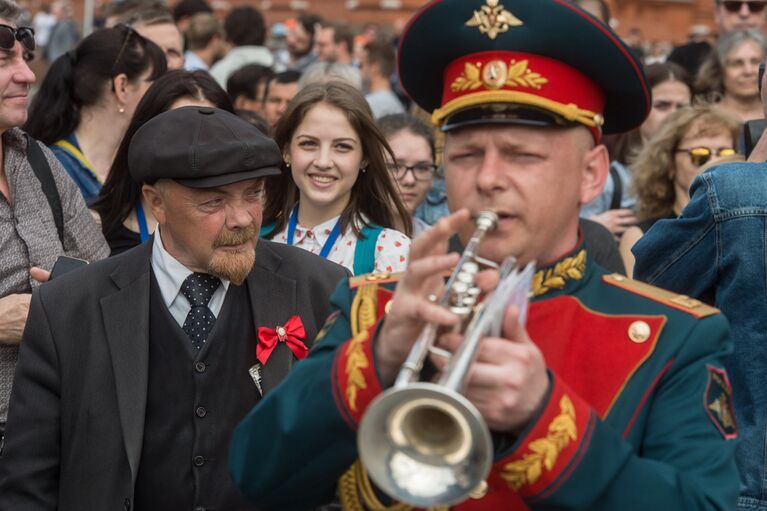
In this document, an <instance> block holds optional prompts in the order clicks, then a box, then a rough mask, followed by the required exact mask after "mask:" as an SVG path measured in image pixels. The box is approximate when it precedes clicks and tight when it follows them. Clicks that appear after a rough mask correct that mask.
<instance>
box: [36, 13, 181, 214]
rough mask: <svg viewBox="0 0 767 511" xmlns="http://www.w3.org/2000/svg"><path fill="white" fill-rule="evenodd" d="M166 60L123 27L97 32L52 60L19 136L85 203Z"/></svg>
mask: <svg viewBox="0 0 767 511" xmlns="http://www.w3.org/2000/svg"><path fill="white" fill-rule="evenodd" d="M165 70H166V63H165V55H164V54H163V51H162V49H161V48H160V47H159V46H157V45H156V44H155V43H153V42H151V41H149V40H147V39H145V38H143V37H141V36H140V35H139V34H137V33H136V32H135V31H134V30H133V29H132V28H130V27H128V26H127V25H118V26H116V27H114V28H108V29H103V30H97V31H96V32H94V33H92V34H91V35H89V36H88V37H86V38H85V39H83V40H82V42H80V44H79V45H78V46H77V48H75V49H74V50H72V51H70V52H67V53H66V54H65V55H63V56H61V57H59V58H58V59H56V61H55V62H54V63H53V65H52V66H51V68H50V69H49V70H48V74H47V75H46V76H45V79H44V80H43V83H42V84H41V85H40V90H39V91H38V92H37V94H36V95H35V98H34V100H33V101H32V105H31V107H30V112H29V120H28V121H27V124H26V125H25V126H24V130H25V131H27V133H29V134H30V135H32V136H33V137H35V138H37V139H38V140H40V141H42V142H43V143H44V144H46V145H47V146H49V147H50V148H51V150H52V151H53V153H54V154H55V155H56V157H57V158H58V159H59V161H60V162H61V164H62V165H63V166H64V168H65V169H66V171H67V172H68V173H69V175H70V176H71V177H72V179H73V180H74V181H75V183H76V184H77V186H78V187H79V188H80V191H81V192H82V194H83V196H84V197H85V200H86V202H88V203H91V202H92V201H93V200H95V199H96V197H97V196H98V194H99V190H100V189H101V185H102V184H103V183H104V181H105V180H106V178H107V174H108V173H109V169H110V167H111V166H112V161H113V160H114V157H115V153H116V152H117V148H118V146H119V145H120V141H121V140H122V138H123V135H124V134H125V130H126V129H127V128H128V124H129V123H130V120H131V116H132V115H133V112H134V110H135V109H136V105H137V104H138V102H139V100H140V99H141V97H142V96H143V95H144V92H146V90H147V89H148V88H149V85H150V84H151V83H152V82H153V81H154V80H155V79H157V78H158V77H159V76H161V75H162V74H163V73H165Z"/></svg>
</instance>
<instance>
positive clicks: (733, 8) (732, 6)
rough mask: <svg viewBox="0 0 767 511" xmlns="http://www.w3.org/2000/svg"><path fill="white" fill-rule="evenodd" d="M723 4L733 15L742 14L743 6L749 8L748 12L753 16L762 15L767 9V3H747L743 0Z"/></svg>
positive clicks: (728, 1) (726, 0)
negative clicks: (766, 8)
mask: <svg viewBox="0 0 767 511" xmlns="http://www.w3.org/2000/svg"><path fill="white" fill-rule="evenodd" d="M721 4H722V5H723V6H724V8H725V9H726V10H727V11H728V12H732V13H735V12H740V10H741V9H742V8H743V4H746V5H747V6H748V11H749V12H750V13H751V14H757V13H760V12H762V11H763V10H764V8H765V7H767V2H745V1H743V0H724V1H723V2H721Z"/></svg>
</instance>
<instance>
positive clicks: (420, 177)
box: [386, 162, 437, 181]
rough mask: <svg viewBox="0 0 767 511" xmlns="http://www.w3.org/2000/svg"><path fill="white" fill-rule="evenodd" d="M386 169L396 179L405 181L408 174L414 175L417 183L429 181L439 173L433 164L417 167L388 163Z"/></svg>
mask: <svg viewBox="0 0 767 511" xmlns="http://www.w3.org/2000/svg"><path fill="white" fill-rule="evenodd" d="M386 168H387V169H389V172H391V174H392V175H393V176H394V179H397V180H399V179H405V176H406V175H407V173H408V172H412V173H413V177H414V178H415V179H416V181H428V180H429V179H431V178H432V177H433V176H434V173H435V172H436V171H437V166H436V165H434V164H433V163H426V162H420V163H416V164H415V165H405V164H403V163H387V164H386Z"/></svg>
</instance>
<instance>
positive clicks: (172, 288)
mask: <svg viewBox="0 0 767 511" xmlns="http://www.w3.org/2000/svg"><path fill="white" fill-rule="evenodd" d="M152 270H153V271H154V276H155V278H156V279H157V285H158V286H159V287H160V293H161V294H162V300H163V301H164V302H165V306H166V307H168V310H169V311H170V314H171V316H173V319H175V320H176V323H178V326H180V327H183V326H184V321H186V316H187V314H189V311H190V310H192V305H191V304H190V303H189V300H187V299H186V296H184V295H183V294H182V293H181V285H182V284H183V283H184V280H185V279H186V278H187V277H188V276H189V275H191V274H192V273H194V272H192V270H190V269H189V268H187V267H186V266H184V265H183V264H181V263H180V262H178V260H177V259H176V258H175V257H173V256H172V255H170V254H169V253H168V251H167V250H165V246H164V245H163V244H162V236H160V226H157V231H156V232H155V235H154V245H153V246H152ZM228 289H229V281H228V280H225V279H221V285H220V286H218V288H217V289H216V291H215V292H214V293H213V297H212V298H211V299H210V302H208V308H209V309H210V310H211V312H213V315H214V316H216V317H218V313H219V312H221V307H223V305H224V298H226V292H227V290H228Z"/></svg>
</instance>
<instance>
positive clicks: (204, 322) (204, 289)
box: [181, 273, 221, 350]
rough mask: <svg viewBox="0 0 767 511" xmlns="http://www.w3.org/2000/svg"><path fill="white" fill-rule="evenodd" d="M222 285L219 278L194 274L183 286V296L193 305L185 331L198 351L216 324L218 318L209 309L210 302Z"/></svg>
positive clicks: (185, 324)
mask: <svg viewBox="0 0 767 511" xmlns="http://www.w3.org/2000/svg"><path fill="white" fill-rule="evenodd" d="M220 284H221V281H220V280H219V279H218V277H214V276H213V275H208V274H207V273H192V274H191V275H189V276H188V277H187V278H186V279H185V280H184V283H183V284H181V294H183V295H184V296H185V297H186V299H187V300H189V303H190V304H191V305H192V309H191V310H190V311H189V314H187V315H186V321H184V327H183V329H184V332H186V335H188V336H189V338H190V339H191V340H192V345H193V346H194V347H195V348H197V349H198V350H199V349H200V348H201V347H202V345H203V344H205V341H206V340H207V339H208V334H209V333H210V331H211V330H213V324H214V323H215V322H216V316H214V315H213V312H211V310H210V309H209V308H208V302H209V301H210V299H211V297H212V296H213V293H214V292H215V291H216V289H217V288H218V286H219V285H220Z"/></svg>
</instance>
